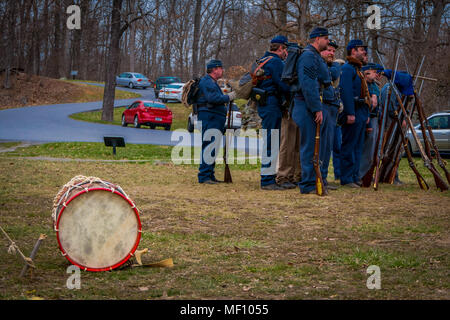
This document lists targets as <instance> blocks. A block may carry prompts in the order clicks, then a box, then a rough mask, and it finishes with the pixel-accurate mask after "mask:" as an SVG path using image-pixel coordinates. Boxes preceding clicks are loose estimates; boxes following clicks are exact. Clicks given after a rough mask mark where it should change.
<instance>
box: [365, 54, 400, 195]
mask: <svg viewBox="0 0 450 320" xmlns="http://www.w3.org/2000/svg"><path fill="white" fill-rule="evenodd" d="M377 55H378V60H380V62H381V57H380V54H379V53H378V51H377ZM399 58H400V54H398V55H397V61H396V62H395V68H394V79H395V76H396V74H397V66H398V60H399ZM383 69H385V68H384V66H383ZM386 98H387V99H386V101H385V106H384V110H383V113H384V115H383V117H384V124H383V123H382V128H380V131H381V130H383V134H384V127H385V122H386V119H387V116H388V105H389V103H390V101H391V87H389V91H388V94H387V97H386ZM393 125H394V123H392V124H391V125H390V127H389V130H388V134H387V135H385V136H384V137H383V138H382V139H381V140H380V141H378V145H377V148H378V149H377V150H375V151H376V152H377V159H376V160H377V161H376V162H375V167H374V169H375V175H374V182H373V189H374V190H375V191H376V190H378V182H379V181H380V173H381V166H382V164H383V162H384V158H385V156H386V153H387V152H386V150H385V146H386V142H387V137H390V139H389V144H388V145H390V144H391V143H392V138H393V134H392V130H395V127H394V126H393ZM380 142H381V147H380ZM372 166H374V164H372ZM369 171H371V170H369ZM365 178H366V184H367V180H369V177H365Z"/></svg>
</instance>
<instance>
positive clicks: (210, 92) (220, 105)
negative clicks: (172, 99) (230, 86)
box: [197, 74, 230, 116]
mask: <svg viewBox="0 0 450 320" xmlns="http://www.w3.org/2000/svg"><path fill="white" fill-rule="evenodd" d="M198 86H199V93H198V98H197V104H198V105H199V107H198V111H209V112H214V113H218V114H220V115H225V116H226V114H227V107H226V104H227V103H228V102H230V97H228V95H226V94H223V92H222V90H221V89H220V87H219V85H218V84H217V82H216V81H214V79H213V78H211V76H210V75H209V74H207V75H205V76H203V77H202V78H201V79H200V83H199V85H198ZM205 105H208V106H205Z"/></svg>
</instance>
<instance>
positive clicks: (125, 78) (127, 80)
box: [116, 72, 152, 89]
mask: <svg viewBox="0 0 450 320" xmlns="http://www.w3.org/2000/svg"><path fill="white" fill-rule="evenodd" d="M116 85H118V86H126V87H128V88H130V89H133V88H136V87H141V88H143V89H147V88H148V87H150V86H151V85H152V84H151V82H150V80H149V79H148V78H147V77H146V76H144V75H142V74H140V73H136V72H124V73H122V74H120V75H119V76H118V77H116Z"/></svg>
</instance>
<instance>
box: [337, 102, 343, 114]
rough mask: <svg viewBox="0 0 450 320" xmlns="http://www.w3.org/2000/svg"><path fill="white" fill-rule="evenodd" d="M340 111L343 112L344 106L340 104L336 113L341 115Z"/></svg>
mask: <svg viewBox="0 0 450 320" xmlns="http://www.w3.org/2000/svg"><path fill="white" fill-rule="evenodd" d="M342 111H344V105H343V104H342V102H341V103H340V104H339V109H338V113H342Z"/></svg>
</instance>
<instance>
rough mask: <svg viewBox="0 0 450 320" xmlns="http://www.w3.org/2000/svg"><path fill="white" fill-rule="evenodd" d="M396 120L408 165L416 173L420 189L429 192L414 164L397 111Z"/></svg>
mask: <svg viewBox="0 0 450 320" xmlns="http://www.w3.org/2000/svg"><path fill="white" fill-rule="evenodd" d="M405 115H406V113H405ZM395 119H396V121H397V123H398V126H399V130H400V137H401V141H402V142H403V147H404V149H405V152H406V155H407V157H408V164H409V166H410V167H411V169H412V171H413V172H414V173H415V175H416V178H417V182H418V183H419V187H420V188H421V189H422V190H428V189H429V187H428V184H427V182H426V181H425V179H424V178H423V177H422V175H421V174H420V172H419V170H417V168H416V165H415V164H414V160H413V157H412V155H411V151H410V150H409V148H408V141H407V140H406V137H405V134H404V132H403V129H402V124H401V122H400V119H399V117H398V112H397V111H395ZM400 149H401V148H399V150H400ZM399 159H400V157H399ZM397 166H398V164H397ZM392 172H393V173H392V174H391V175H393V176H395V170H392ZM392 180H393V179H392Z"/></svg>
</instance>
